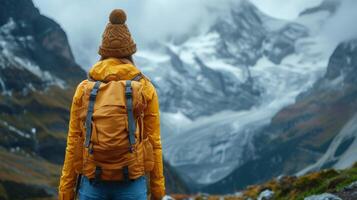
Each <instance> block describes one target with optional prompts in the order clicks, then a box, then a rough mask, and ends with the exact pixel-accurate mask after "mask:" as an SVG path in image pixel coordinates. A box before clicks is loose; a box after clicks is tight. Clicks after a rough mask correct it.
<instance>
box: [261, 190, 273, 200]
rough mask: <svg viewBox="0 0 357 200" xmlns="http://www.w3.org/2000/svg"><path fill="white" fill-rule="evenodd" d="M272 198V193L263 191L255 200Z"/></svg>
mask: <svg viewBox="0 0 357 200" xmlns="http://www.w3.org/2000/svg"><path fill="white" fill-rule="evenodd" d="M273 196H274V192H273V191H271V190H264V191H263V192H261V193H260V194H259V196H258V199H257V200H270V199H273Z"/></svg>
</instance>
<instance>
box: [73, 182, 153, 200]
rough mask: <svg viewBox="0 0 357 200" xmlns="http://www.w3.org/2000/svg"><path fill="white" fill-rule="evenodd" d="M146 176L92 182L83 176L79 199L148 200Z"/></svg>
mask: <svg viewBox="0 0 357 200" xmlns="http://www.w3.org/2000/svg"><path fill="white" fill-rule="evenodd" d="M146 191H147V189H146V177H145V176H142V177H140V178H139V179H137V180H134V181H128V182H109V181H106V182H105V181H102V182H98V183H91V182H90V181H89V180H88V178H87V177H83V178H82V180H81V185H80V189H79V200H146V199H147V197H146V196H147V195H146Z"/></svg>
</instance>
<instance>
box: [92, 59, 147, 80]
mask: <svg viewBox="0 0 357 200" xmlns="http://www.w3.org/2000/svg"><path fill="white" fill-rule="evenodd" d="M140 73H141V72H140V70H139V69H138V68H136V67H135V66H134V65H133V64H132V63H131V62H129V61H128V60H126V59H118V58H108V59H105V60H101V61H99V62H97V63H96V64H95V65H93V67H92V68H91V69H90V70H89V78H91V79H93V80H95V81H102V82H108V81H117V80H130V79H133V78H134V77H135V76H137V75H138V74H140Z"/></svg>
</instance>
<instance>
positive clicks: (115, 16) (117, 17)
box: [109, 9, 126, 24]
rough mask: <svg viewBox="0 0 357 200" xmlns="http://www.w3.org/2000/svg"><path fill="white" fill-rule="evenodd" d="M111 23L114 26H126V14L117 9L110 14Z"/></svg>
mask: <svg viewBox="0 0 357 200" xmlns="http://www.w3.org/2000/svg"><path fill="white" fill-rule="evenodd" d="M109 21H110V23H112V24H125V22H126V14H125V12H124V10H122V9H115V10H113V11H112V12H111V13H110V16H109Z"/></svg>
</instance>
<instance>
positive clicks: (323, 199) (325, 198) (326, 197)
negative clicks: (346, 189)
mask: <svg viewBox="0 0 357 200" xmlns="http://www.w3.org/2000/svg"><path fill="white" fill-rule="evenodd" d="M304 200H342V199H341V198H340V197H338V196H335V195H333V194H329V193H324V194H319V195H313V196H309V197H306V198H304Z"/></svg>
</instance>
